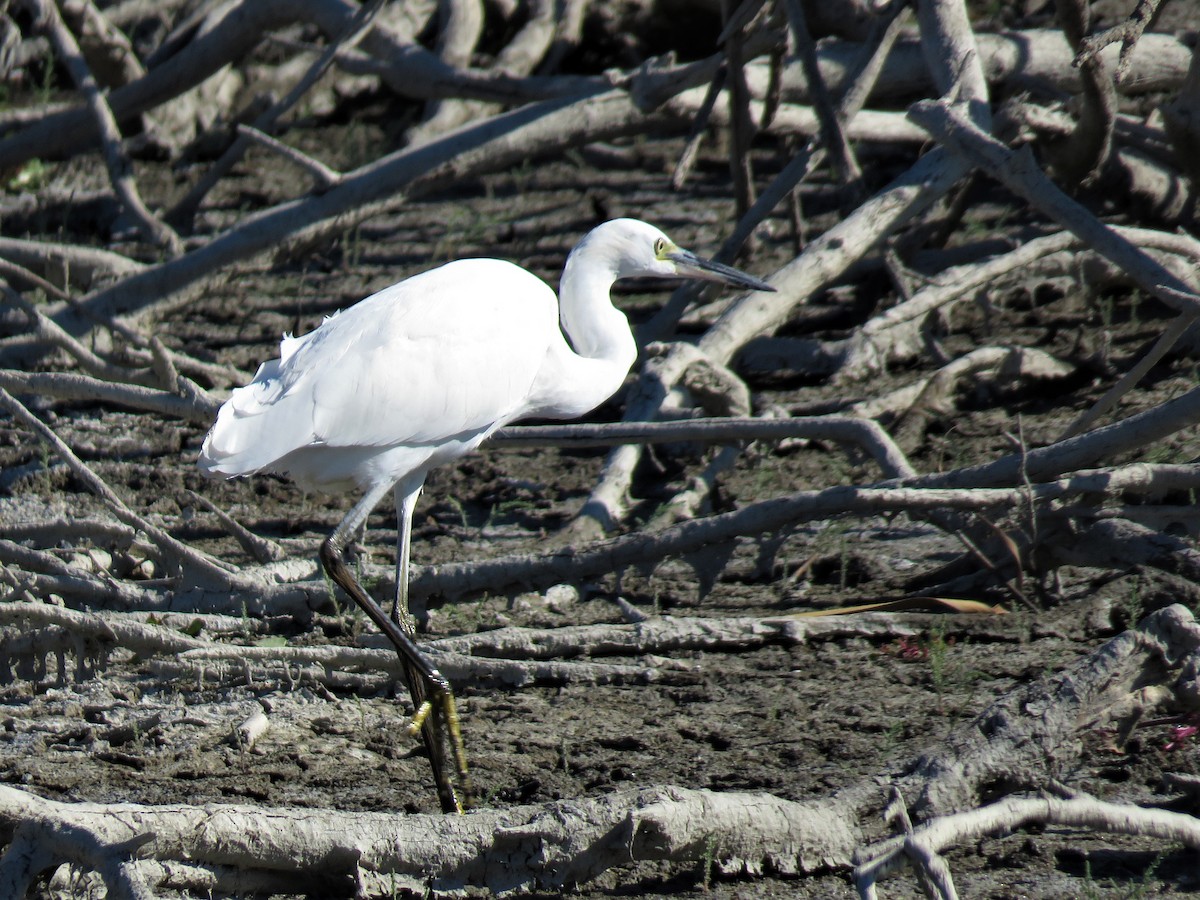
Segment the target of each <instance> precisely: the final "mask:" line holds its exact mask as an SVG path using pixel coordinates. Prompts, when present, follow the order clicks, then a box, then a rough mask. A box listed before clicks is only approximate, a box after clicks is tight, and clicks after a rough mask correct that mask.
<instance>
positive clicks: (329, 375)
mask: <svg viewBox="0 0 1200 900" xmlns="http://www.w3.org/2000/svg"><path fill="white" fill-rule="evenodd" d="M556 339H557V340H561V337H560V336H559V332H558V323H557V302H556V298H555V296H554V293H553V291H551V290H550V288H549V287H548V286H547V285H546V284H545V283H543V282H542V281H541V280H540V279H538V278H536V277H535V276H533V275H531V274H530V273H528V272H526V271H525V270H523V269H521V268H519V267H517V266H514V265H512V264H511V263H506V262H502V261H500V260H460V261H458V262H454V263H450V264H449V265H446V266H442V267H441V268H438V269H433V270H431V271H429V272H425V273H423V274H421V275H417V276H414V277H413V278H410V279H407V280H406V281H402V282H400V283H399V284H396V285H393V286H392V287H390V288H386V289H384V290H383V291H380V292H379V293H377V294H374V295H372V296H370V297H368V298H367V299H365V300H363V301H361V302H360V303H357V304H355V305H354V306H352V307H350V308H349V309H348V310H346V311H345V312H342V313H339V314H335V315H334V316H331V317H330V318H329V319H327V320H326V321H325V322H324V323H323V324H322V325H321V326H320V327H319V328H317V329H315V330H314V331H313V332H311V333H310V334H308V335H305V336H303V337H300V338H291V337H286V338H284V340H283V341H282V342H281V344H280V358H279V359H277V360H271V361H269V362H266V363H264V364H263V365H262V366H261V367H260V368H259V370H258V372H257V374H256V375H255V378H254V381H252V382H251V383H250V384H248V385H246V386H245V387H243V388H239V389H238V390H236V391H234V392H233V394H232V396H231V397H230V399H229V400H228V402H226V404H225V405H224V406H223V407H222V408H221V411H220V413H219V414H218V417H217V422H216V424H215V425H214V426H213V429H212V431H211V432H210V434H209V436H208V438H207V439H206V441H205V446H204V450H203V452H202V454H201V465H202V466H204V467H205V468H207V469H209V470H210V471H215V472H220V473H222V474H227V475H228V474H245V473H248V472H253V471H259V470H261V469H266V468H269V467H270V466H271V464H272V463H273V462H275V461H277V460H279V459H281V458H283V457H284V456H286V455H287V454H288V453H291V452H292V451H295V450H298V449H300V448H303V447H311V446H321V445H324V446H329V447H388V446H397V445H404V444H413V445H433V444H438V443H441V442H442V441H444V440H447V439H449V438H453V437H455V436H459V435H463V434H471V433H478V432H480V431H482V430H487V429H488V428H490V427H491V426H493V425H494V424H495V423H497V422H502V421H509V420H511V418H512V417H514V416H517V415H520V412H521V411H522V405H523V403H524V402H525V399H526V397H527V396H528V393H529V390H530V386H531V385H532V384H533V382H534V379H535V377H536V375H537V372H538V369H539V367H540V366H541V364H542V361H543V359H544V358H545V355H546V350H547V347H548V346H549V344H550V342H551V341H553V340H556Z"/></svg>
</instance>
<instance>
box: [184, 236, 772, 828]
mask: <svg viewBox="0 0 1200 900" xmlns="http://www.w3.org/2000/svg"><path fill="white" fill-rule="evenodd" d="M631 275H650V276H663V277H677V276H683V277H694V278H703V279H707V280H712V281H721V282H725V283H727V284H731V285H734V286H737V287H741V288H747V289H750V290H759V291H769V290H774V288H772V287H771V286H770V285H768V284H766V283H765V282H762V281H759V280H758V279H756V278H753V277H751V276H749V275H746V274H745V273H743V272H739V271H738V270H736V269H732V268H730V267H728V266H724V265H721V264H719V263H714V262H710V261H709V260H705V259H700V258H698V257H696V256H695V255H694V254H692V253H690V252H688V251H686V250H682V249H680V248H679V247H677V246H676V245H675V244H674V243H672V242H671V240H670V239H669V238H668V237H667V236H666V235H665V234H663V233H662V232H661V231H659V230H658V229H657V228H655V227H653V226H652V225H647V224H646V223H645V222H639V221H637V220H634V219H615V220H613V221H611V222H606V223H604V224H603V225H600V226H598V227H597V228H595V229H593V230H592V231H591V232H590V233H589V234H587V235H586V236H585V237H584V238H583V240H581V241H580V242H579V244H578V245H577V246H576V247H575V249H574V250H573V251H571V254H570V256H568V258H567V262H566V266H565V267H564V269H563V274H562V280H561V283H560V290H559V297H557V298H556V297H555V295H554V291H553V290H552V289H551V288H550V287H549V286H548V285H547V284H546V283H545V282H543V281H542V280H541V279H540V278H538V277H537V276H535V275H533V274H531V273H529V272H527V271H525V270H524V269H522V268H520V267H519V266H516V265H514V264H512V263H510V262H505V261H503V260H499V259H464V260H458V261H457V262H452V263H448V264H447V265H444V266H441V267H440V268H436V269H433V270H431V271H428V272H424V273H422V274H420V275H414V276H413V277H412V278H409V279H407V280H405V281H401V282H400V283H398V284H394V285H392V286H391V287H389V288H385V289H384V290H382V291H380V292H378V293H376V294H373V295H372V296H370V297H368V298H367V299H365V300H362V301H361V302H359V303H357V304H355V305H354V306H352V307H350V308H349V309H347V310H345V311H344V312H340V313H335V314H334V315H332V316H330V317H328V318H327V319H326V320H325V321H324V322H323V323H322V324H321V325H320V326H319V327H318V328H316V329H315V330H313V331H312V332H311V333H309V334H307V335H305V336H303V337H290V336H285V337H284V338H283V341H282V342H281V343H280V345H279V359H274V360H271V361H269V362H266V363H263V364H262V365H261V366H260V367H259V369H258V372H257V374H256V375H255V376H254V380H253V381H252V382H251V383H250V384H248V385H246V386H245V387H241V388H238V389H237V390H235V391H233V393H232V395H231V396H230V398H229V399H228V400H227V401H226V402H225V404H224V405H223V406H222V407H221V409H220V411H219V412H218V413H217V421H216V424H214V425H213V427H212V429H211V430H210V431H209V433H208V436H207V437H206V438H205V439H204V447H203V449H202V450H201V452H200V459H199V465H200V468H201V469H202V470H204V471H205V472H206V473H208V474H213V475H221V476H225V477H227V478H228V477H233V476H237V475H249V474H252V473H255V472H275V473H279V474H285V475H289V476H290V477H291V478H292V479H293V480H294V481H295V482H296V483H297V484H298V485H300V486H301V487H302V488H305V489H317V490H324V491H345V490H351V489H357V490H359V491H363V492H364V494H363V497H362V499H361V500H359V501H358V503H356V504H355V505H354V507H353V509H351V510H350V512H349V513H347V514H346V517H345V518H344V519H342V521H341V522H340V523H339V524H338V526H337V528H335V529H334V530H333V533H332V534H330V535H329V537H328V538H327V539H326V540H325V542H324V543H323V544H322V546H321V562H322V564H323V565H324V566H325V569H326V571H327V572H328V573H329V575H330V577H331V578H332V579H333V580H334V581H335V582H336V583H337V584H338V585H340V586H341V587H342V589H343V590H345V591H346V593H347V594H348V595H350V597H352V598H353V599H354V600H355V602H356V603H358V605H359V606H360V607H362V609H363V611H364V612H366V613H367V615H368V616H369V617H370V618H371V619H372V621H374V622H375V624H376V625H377V626H378V627H379V628H380V629H381V630H382V631H383V632H384V633H385V634H386V635H387V636H388V637H389V638H390V639H391V641H392V643H393V644H394V645H395V647H396V650H397V652H398V653H399V654H400V658H401V660H402V661H403V662H404V665H405V677H406V680H407V681H408V686H409V690H410V692H411V693H412V696H413V703H414V705H415V706H416V709H417V713H416V715H415V716H414V720H413V725H414V730H415V727H417V726H420V727H421V729H422V733H423V735H424V738H425V743H426V746H427V748H428V750H429V756H430V760H431V763H432V765H433V769H434V778H435V781H436V782H437V786H438V796H439V799H440V800H441V803H442V807H443V809H444V810H446V811H450V810H453V809H455V808H457V809H460V810H461V809H462V808H463V807H464V806H465V805H466V804H467V803H469V800H470V788H469V781H468V776H467V764H466V754H465V752H464V749H463V744H462V737H461V733H460V731H459V727H458V718H457V713H456V712H455V707H454V695H453V692H452V691H451V688H450V684H449V682H448V681H447V680H446V679H445V678H444V677H443V676H442V675H441V673H440V672H438V671H437V669H436V668H434V667H433V666H432V665H431V664H430V663H429V661H428V660H427V659H426V658H425V656H424V655H423V654H422V653H421V652H420V650H419V649H418V648H417V646H416V644H415V643H414V642H413V639H412V634H413V628H412V625H411V622H410V620H409V619H408V617H407V616H406V615H405V616H404V618H403V619H402V618H401V615H402V613H401V611H407V608H408V604H407V595H408V559H409V541H410V535H411V530H412V514H413V506H414V504H415V503H416V500H417V496H418V495H419V494H420V492H421V487H422V485H423V484H424V482H425V477H426V475H427V474H428V473H429V471H430V470H431V469H433V468H434V467H435V466H438V465H441V464H442V463H445V462H449V461H450V460H453V459H456V458H457V457H459V456H462V455H464V454H465V453H468V452H470V451H471V450H473V449H474V448H476V447H478V446H479V444H480V443H481V442H483V441H484V440H485V439H486V438H487V437H488V435H490V434H491V433H492V432H494V431H495V430H496V429H498V428H500V427H502V426H503V425H506V424H508V423H510V422H513V421H515V420H517V419H521V418H526V417H538V418H550V419H567V418H573V417H576V416H580V415H583V414H584V413H587V412H589V411H590V410H592V409H594V408H595V407H596V406H598V405H599V404H600V403H602V402H604V401H605V400H606V399H608V398H609V397H610V396H612V394H613V393H614V392H615V391H616V390H617V389H618V388H619V387H620V386H621V384H622V382H623V381H624V379H625V376H626V375H627V374H628V372H629V369H630V367H631V366H632V365H633V363H634V361H635V360H636V358H637V352H638V351H637V345H636V344H635V342H634V338H633V334H632V332H631V331H630V328H629V322H628V321H627V320H626V318H625V315H624V313H622V312H621V311H620V310H618V309H617V308H616V307H615V306H613V304H612V301H611V299H610V297H609V290H610V288H611V287H612V285H613V283H614V282H615V281H616V280H617V279H619V278H624V277H626V276H631ZM560 322H561V330H560ZM564 332H565V337H564ZM568 341H569V342H570V343H568ZM389 491H391V492H392V494H393V496H394V499H395V504H396V520H397V531H398V536H397V548H396V596H395V603H394V605H393V607H392V617H391V618H390V619H389V618H388V616H387V615H386V614H385V613H384V612H383V610H382V609H381V608H380V607H379V605H378V604H377V603H376V602H375V601H374V600H373V599H372V598H371V597H370V596H369V595H368V594H367V593H366V591H364V590H363V589H362V587H361V586H360V585H359V584H358V582H357V581H355V579H354V577H353V576H352V575H351V574H350V571H349V569H348V568H347V567H346V565H345V562H344V561H343V549H344V547H345V545H346V543H347V541H348V540H349V539H350V538H351V536H352V535H353V534H354V533H355V532H356V531H357V529H358V528H359V527H361V526H362V525H363V523H364V522H365V521H366V519H367V517H368V515H370V513H371V511H372V510H373V509H374V508H375V507H376V505H378V504H379V502H380V501H381V500H382V499H383V497H384V495H386V494H387V493H388V492H389ZM447 743H448V744H449V752H450V756H449V757H447V755H446V753H447ZM450 766H453V768H454V769H455V772H456V777H457V784H455V783H453V782H452V781H451V779H450V778H448V777H447V774H446V773H447V771H448V768H449V767H450Z"/></svg>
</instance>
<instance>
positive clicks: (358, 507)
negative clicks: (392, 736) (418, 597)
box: [321, 484, 471, 812]
mask: <svg viewBox="0 0 1200 900" xmlns="http://www.w3.org/2000/svg"><path fill="white" fill-rule="evenodd" d="M391 487H392V486H391V485H389V484H383V485H376V486H375V487H373V488H371V490H370V491H368V492H367V495H366V496H365V497H363V498H362V500H360V501H359V502H358V503H356V504H355V505H354V508H353V509H351V510H350V512H348V513H347V514H346V517H345V518H344V519H342V521H341V522H340V523H339V524H338V526H337V528H335V529H334V530H333V533H332V534H330V535H329V537H328V538H326V539H325V542H324V543H323V544H321V564H322V565H323V566H324V567H325V571H326V572H328V573H329V577H330V578H332V579H333V580H334V582H335V583H337V584H338V585H339V586H340V587H341V588H342V590H344V591H345V592H346V593H347V594H348V595H349V596H350V598H351V599H353V600H354V602H355V603H357V604H358V606H359V608H360V609H362V611H363V612H365V613H366V614H367V617H368V618H369V619H370V620H371V621H372V622H374V623H375V626H376V627H377V628H378V629H379V630H380V631H382V632H383V633H384V634H385V635H387V637H388V640H390V641H391V642H392V646H393V647H395V648H396V652H397V654H399V656H400V662H401V664H402V666H403V668H404V680H405V681H406V682H407V683H408V690H409V694H410V696H411V697H412V701H413V707H414V708H415V709H416V714H415V715H414V717H413V725H414V726H416V727H419V729H420V731H421V736H422V737H423V738H424V740H425V747H426V750H427V751H428V753H429V763H430V766H431V767H432V768H433V779H434V783H435V784H436V785H437V793H438V800H439V802H440V803H441V806H442V811H443V812H455V811H457V812H462V811H463V810H464V809H466V808H467V807H468V806H470V803H471V780H470V776H469V775H468V773H467V753H466V749H465V747H464V746H463V739H462V729H461V728H460V726H459V721H458V710H457V708H456V706H455V703H454V692H453V690H452V689H451V687H450V682H449V681H448V680H447V679H446V677H445V676H444V675H442V673H441V672H439V671H438V670H437V669H436V668H435V667H434V666H433V664H432V663H430V662H429V660H428V659H426V658H425V655H424V654H423V653H421V650H420V648H419V647H418V646H417V645H416V643H415V642H414V641H413V638H412V635H411V634H408V633H406V632H405V630H404V629H403V628H401V627H400V626H399V625H397V624H396V623H395V622H393V621H392V619H391V618H390V617H389V616H388V614H387V613H385V612H384V611H383V609H382V607H380V605H379V604H378V603H376V602H375V600H374V599H373V598H372V597H371V595H370V594H368V593H367V592H366V591H365V590H363V588H362V586H361V585H360V584H359V583H358V582H357V581H356V580H355V578H354V576H353V574H351V572H350V569H349V568H348V567H347V566H346V561H345V558H344V550H345V547H346V541H347V540H349V539H350V537H351V536H352V535H353V533H354V531H355V529H356V528H358V526H359V525H360V524H362V522H364V521H366V518H367V516H369V515H370V514H371V510H372V509H374V508H375V506H376V505H377V504H378V503H379V501H380V500H381V499H383V495H384V494H386V493H387V492H388V491H389V490H391ZM404 575H405V578H406V580H407V571H405V573H404ZM451 771H453V772H454V773H455V776H456V780H457V784H458V790H457V791H456V790H455V782H454V780H452V779H451V777H450V775H449V773H450V772H451Z"/></svg>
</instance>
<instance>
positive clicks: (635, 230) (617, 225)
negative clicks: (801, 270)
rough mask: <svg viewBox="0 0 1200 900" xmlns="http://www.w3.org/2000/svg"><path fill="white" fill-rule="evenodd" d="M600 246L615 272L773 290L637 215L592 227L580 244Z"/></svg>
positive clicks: (620, 276) (620, 274)
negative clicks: (702, 254) (677, 241)
mask: <svg viewBox="0 0 1200 900" xmlns="http://www.w3.org/2000/svg"><path fill="white" fill-rule="evenodd" d="M589 244H590V245H592V246H593V247H596V248H597V249H600V247H603V250H604V251H605V255H607V256H608V257H609V259H610V261H611V262H612V264H613V268H614V270H615V273H616V276H617V277H618V278H625V277H628V276H639V275H640V276H645V275H651V276H659V277H661V278H701V279H704V280H705V281H719V282H722V283H724V284H729V285H733V286H734V287H740V288H745V289H748V290H752V291H773V290H775V288H773V287H771V286H770V285H769V284H767V283H766V282H765V281H761V280H759V279H758V278H755V277H753V276H752V275H747V274H746V273H745V272H740V271H738V270H737V269H734V268H732V267H730V266H726V265H723V264H722V263H718V262H713V261H712V260H708V259H704V258H702V257H699V256H697V255H696V254H694V253H692V252H691V251H690V250H684V249H683V248H681V247H679V246H678V245H676V244H675V242H674V241H672V240H671V239H670V238H669V237H667V236H666V235H665V234H663V232H662V231H660V230H659V229H657V228H655V227H654V226H653V225H649V224H647V223H645V222H640V221H638V220H637V219H613V220H612V221H610V222H605V223H604V224H603V225H600V226H599V227H597V228H596V229H594V230H593V231H592V232H591V233H590V234H589V235H588V236H587V237H586V238H585V239H584V241H583V242H582V243H581V244H580V247H579V249H582V248H583V247H584V246H585V245H589Z"/></svg>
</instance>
